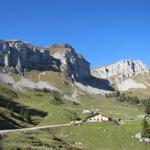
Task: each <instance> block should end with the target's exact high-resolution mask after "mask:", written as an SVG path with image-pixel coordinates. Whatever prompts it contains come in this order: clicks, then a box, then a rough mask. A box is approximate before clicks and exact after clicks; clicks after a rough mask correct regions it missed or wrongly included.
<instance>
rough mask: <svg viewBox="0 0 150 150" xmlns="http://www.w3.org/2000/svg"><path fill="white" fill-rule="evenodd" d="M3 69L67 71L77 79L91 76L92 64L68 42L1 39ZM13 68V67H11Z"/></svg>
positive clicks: (12, 70)
mask: <svg viewBox="0 0 150 150" xmlns="http://www.w3.org/2000/svg"><path fill="white" fill-rule="evenodd" d="M0 67H1V70H3V71H4V70H7V69H6V68H9V71H11V72H18V73H19V72H23V71H26V70H32V69H35V70H39V71H44V70H45V71H47V70H53V69H55V71H61V72H65V73H66V74H67V75H69V76H71V77H72V78H74V79H75V80H77V81H83V80H86V79H88V78H90V76H91V74H90V64H89V63H88V62H87V61H86V60H85V59H84V58H83V57H82V56H81V55H79V54H77V53H76V52H75V50H74V49H73V48H72V47H71V46H70V45H68V44H64V45H58V44H57V45H56V44H55V45H51V46H47V47H44V46H33V45H31V44H29V43H26V42H23V41H20V40H0ZM10 68H11V69H10Z"/></svg>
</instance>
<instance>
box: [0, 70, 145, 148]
mask: <svg viewBox="0 0 150 150" xmlns="http://www.w3.org/2000/svg"><path fill="white" fill-rule="evenodd" d="M32 73H33V72H32ZM33 74H34V73H33ZM54 74H55V75H54ZM54 74H52V73H50V75H51V76H50V77H51V78H50V79H49V78H48V76H49V75H47V76H46V77H47V79H49V80H50V81H49V82H50V83H52V84H55V85H56V86H57V87H58V88H59V89H61V90H62V91H63V93H65V94H71V93H72V92H73V91H74V89H73V88H72V84H71V82H69V81H68V80H66V79H62V77H63V78H64V76H62V75H60V74H57V73H54ZM28 77H30V78H31V77H32V76H28ZM34 79H35V80H38V78H37V76H36V75H35V74H34ZM66 82H67V84H66ZM63 87H64V88H63ZM74 88H75V87H74ZM76 89H77V90H78V91H79V92H80V93H81V94H79V97H78V101H79V104H78V105H75V104H74V103H73V102H68V101H66V100H65V99H64V98H63V96H62V101H63V104H59V105H55V104H53V103H52V101H53V100H54V95H53V93H52V92H43V91H34V90H27V89H26V90H24V91H20V92H19V93H18V97H17V98H15V97H14V100H15V101H17V102H19V103H21V104H23V105H27V106H29V107H31V108H35V109H39V110H43V111H46V112H48V116H47V117H45V118H44V119H43V120H42V121H41V123H40V124H39V125H50V124H59V123H67V122H70V121H71V120H72V119H73V118H75V117H80V118H83V117H85V115H83V114H82V111H83V110H84V109H92V110H97V111H98V112H101V113H104V114H106V115H107V116H110V117H113V118H122V119H123V121H124V122H125V124H124V125H121V126H116V125H115V124H113V123H95V124H82V125H81V126H71V127H65V128H59V129H51V130H44V131H34V132H29V133H11V134H7V135H5V136H4V137H3V138H2V140H1V146H3V147H4V148H5V149H16V147H20V148H23V147H24V148H25V147H26V148H27V147H31V148H32V149H34V148H39V149H50V148H53V149H60V147H63V148H64V149H67V148H68V149H69V148H70V149H71V148H72V149H76V148H81V149H93V150H99V149H100V150H101V149H112V150H113V149H115V150H117V149H133V148H134V149H139V150H141V149H146V145H145V144H143V143H139V142H138V141H136V140H135V139H132V138H131V137H132V136H134V135H135V133H137V132H139V131H140V130H141V121H142V119H138V118H137V115H141V114H144V109H143V107H140V106H136V105H129V104H123V103H120V102H118V101H116V100H115V98H106V97H105V96H101V95H89V94H87V93H83V91H80V90H79V89H78V88H77V87H76ZM33 119H36V118H33ZM130 119H134V120H133V121H131V120H130ZM55 137H58V138H59V139H57V138H55ZM58 146H60V147H58ZM65 146H66V147H67V148H66V147H65ZM63 148H62V149H63Z"/></svg>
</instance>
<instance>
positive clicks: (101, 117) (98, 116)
mask: <svg viewBox="0 0 150 150" xmlns="http://www.w3.org/2000/svg"><path fill="white" fill-rule="evenodd" d="M108 121H110V118H109V117H106V116H104V115H102V114H98V113H96V114H93V115H91V116H88V117H87V118H85V119H84V120H83V122H108Z"/></svg>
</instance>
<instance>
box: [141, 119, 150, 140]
mask: <svg viewBox="0 0 150 150" xmlns="http://www.w3.org/2000/svg"><path fill="white" fill-rule="evenodd" d="M142 135H143V137H146V138H150V126H149V124H148V122H147V120H146V119H144V120H143V133H142Z"/></svg>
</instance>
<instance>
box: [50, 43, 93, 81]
mask: <svg viewBox="0 0 150 150" xmlns="http://www.w3.org/2000/svg"><path fill="white" fill-rule="evenodd" d="M50 52H51V54H52V56H53V57H54V58H56V59H59V60H60V62H61V66H60V69H61V71H63V72H66V73H68V74H69V75H70V76H72V77H73V78H75V79H77V80H80V81H82V80H85V79H88V78H90V76H91V74H90V64H89V62H88V61H86V60H85V59H84V58H83V57H82V56H81V55H79V54H77V53H75V50H74V49H73V48H72V47H71V46H70V45H67V44H65V45H55V46H51V47H50Z"/></svg>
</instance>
